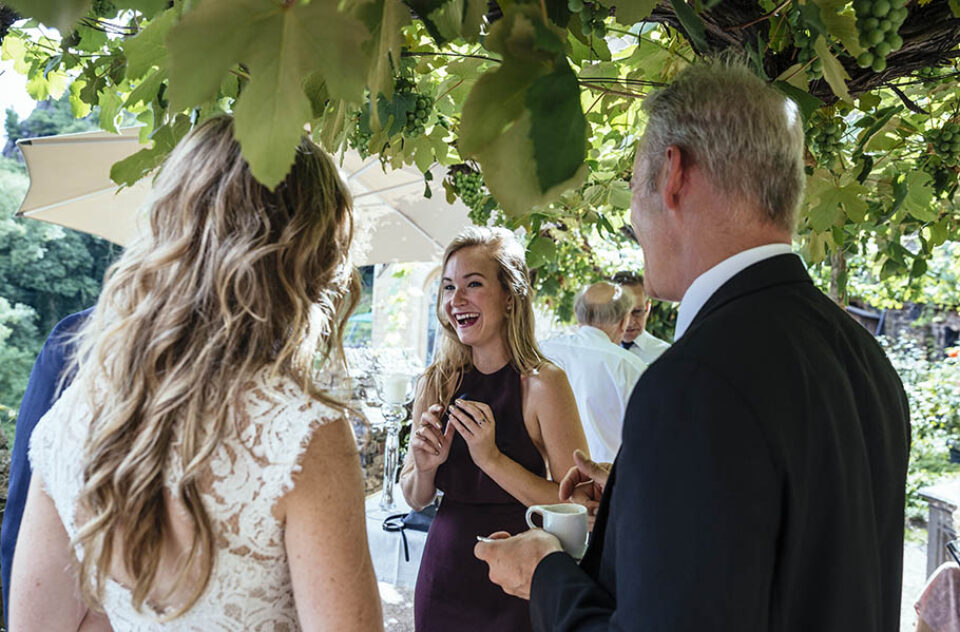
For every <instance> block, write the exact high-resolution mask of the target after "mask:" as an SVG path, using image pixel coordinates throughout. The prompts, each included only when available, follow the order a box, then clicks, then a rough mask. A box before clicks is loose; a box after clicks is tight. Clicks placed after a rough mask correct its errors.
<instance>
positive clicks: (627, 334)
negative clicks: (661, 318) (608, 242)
mask: <svg viewBox="0 0 960 632" xmlns="http://www.w3.org/2000/svg"><path fill="white" fill-rule="evenodd" d="M613 282H614V283H616V284H617V285H620V286H622V287H623V288H624V289H626V290H627V291H628V292H630V293H631V294H633V298H634V304H633V309H631V310H630V320H629V321H628V322H627V329H626V331H624V332H623V340H622V341H621V342H620V346H621V347H623V348H624V349H626V350H627V351H629V352H630V353H632V354H634V355H636V356H637V357H638V358H640V359H641V360H643V361H644V363H645V364H647V365H650V364H652V363H653V361H654V360H656V359H657V358H659V357H660V354H661V353H663V352H664V351H666V350H667V349H669V348H670V343H668V342H664V341H663V340H660V339H659V338H657V337H656V336H654V335H653V334H651V333H650V332H649V331H647V318H649V317H650V297H648V296H647V293H646V292H645V291H644V289H643V275H642V274H634V273H633V272H626V271H622V272H617V273H616V274H615V275H613Z"/></svg>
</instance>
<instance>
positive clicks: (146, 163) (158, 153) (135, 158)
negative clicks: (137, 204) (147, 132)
mask: <svg viewBox="0 0 960 632" xmlns="http://www.w3.org/2000/svg"><path fill="white" fill-rule="evenodd" d="M188 131H190V118H189V117H188V116H186V115H184V114H178V115H177V116H176V118H174V120H173V121H171V122H170V123H167V124H166V125H163V126H162V127H159V128H157V129H156V130H155V131H154V133H153V134H152V135H151V137H150V138H151V140H152V141H153V144H152V145H151V146H150V147H145V148H144V149H141V150H140V151H138V152H136V153H135V154H132V155H130V156H127V157H126V158H124V159H123V160H120V161H118V162H115V163H114V164H113V166H112V167H110V179H111V180H113V181H114V182H116V183H117V184H120V185H125V186H132V185H133V184H135V183H136V182H137V180H139V179H140V178H142V177H144V176H145V175H147V174H149V173H150V172H151V171H153V170H154V169H156V168H157V167H159V166H160V165H161V164H162V163H163V160H164V158H166V157H167V155H168V154H169V153H170V152H171V151H172V150H173V148H174V146H176V144H177V143H178V142H180V139H181V138H183V137H184V136H185V135H186V134H187V132H188Z"/></svg>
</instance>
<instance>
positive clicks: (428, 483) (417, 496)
mask: <svg viewBox="0 0 960 632" xmlns="http://www.w3.org/2000/svg"><path fill="white" fill-rule="evenodd" d="M436 474H437V471H436V470H433V471H431V472H421V471H420V470H418V469H417V468H416V467H415V466H414V467H411V468H409V469H407V470H406V471H405V472H403V473H402V474H401V475H400V489H402V490H403V497H404V499H405V500H406V501H407V504H408V505H410V507H411V508H412V509H413V510H415V511H420V510H421V509H423V508H424V507H426V506H427V505H429V504H430V503H432V502H433V499H434V498H436V496H437V485H436V482H435V478H436Z"/></svg>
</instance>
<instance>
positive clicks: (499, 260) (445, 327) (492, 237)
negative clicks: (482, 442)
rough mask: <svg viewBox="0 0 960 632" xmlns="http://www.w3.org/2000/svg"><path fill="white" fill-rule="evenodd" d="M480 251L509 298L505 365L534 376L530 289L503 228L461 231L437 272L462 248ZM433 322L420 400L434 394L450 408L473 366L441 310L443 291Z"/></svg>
mask: <svg viewBox="0 0 960 632" xmlns="http://www.w3.org/2000/svg"><path fill="white" fill-rule="evenodd" d="M474 246H479V247H480V248H482V249H483V251H484V252H485V253H486V254H487V255H488V256H489V257H490V258H491V259H492V260H493V261H494V263H496V264H497V280H498V281H499V282H500V287H502V288H503V290H504V291H505V292H506V293H507V295H508V296H512V297H513V307H512V309H509V310H507V313H506V318H505V321H504V328H503V335H504V339H505V340H504V341H505V343H506V346H507V353H508V355H509V357H510V364H511V365H513V367H514V368H515V369H516V370H517V371H518V372H519V373H520V374H521V375H531V374H533V373H535V372H536V371H537V370H538V369H539V368H540V367H541V366H542V365H543V363H544V362H545V361H546V358H545V357H544V355H543V353H541V351H540V347H539V346H537V340H536V337H535V336H534V316H533V288H532V287H531V286H530V275H529V273H528V271H527V262H526V257H525V254H524V249H523V246H522V245H521V244H520V242H519V241H517V238H516V237H514V235H513V233H511V232H510V231H509V230H507V229H505V228H484V227H479V226H469V227H467V228H465V229H464V230H462V231H461V232H460V233H459V234H458V235H457V236H456V237H454V239H453V241H452V242H450V245H449V246H447V249H446V251H444V253H443V263H442V265H441V270H445V269H446V267H447V262H448V261H449V260H450V257H452V256H453V255H454V254H456V253H457V252H459V251H460V250H463V249H464V248H471V247H474ZM436 312H437V320H438V321H439V322H440V327H441V337H440V339H439V340H438V348H437V353H436V356H435V358H434V361H433V363H432V364H431V365H430V366H429V367H428V368H427V370H426V372H425V373H424V375H423V379H422V380H421V381H420V387H419V388H418V394H419V396H423V394H424V393H427V392H429V393H431V394H435V395H436V397H437V398H438V400H439V401H440V402H441V403H443V404H444V405H446V404H449V402H450V398H451V397H453V394H454V392H456V389H457V387H458V386H459V385H460V380H461V378H462V377H463V374H464V373H466V372H467V371H468V370H470V368H472V367H473V361H472V354H471V348H470V346H469V345H465V344H463V343H462V342H460V338H458V337H457V331H456V329H454V327H453V325H452V324H451V323H450V321H449V320H448V319H447V314H446V312H444V310H443V290H442V289H441V290H440V292H438V293H437V304H436Z"/></svg>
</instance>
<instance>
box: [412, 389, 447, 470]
mask: <svg viewBox="0 0 960 632" xmlns="http://www.w3.org/2000/svg"><path fill="white" fill-rule="evenodd" d="M442 413H443V406H442V405H440V404H433V405H432V406H430V407H429V408H427V409H426V410H425V411H423V414H421V415H420V422H419V423H418V424H417V427H416V428H414V431H413V436H412V437H411V438H410V448H411V449H412V450H413V463H414V465H415V466H416V468H417V470H418V471H420V472H432V471H434V470H436V469H437V468H438V467H440V465H441V464H442V463H443V462H445V461H446V460H447V457H448V456H450V444H451V443H452V442H453V432H454V430H453V427H452V426H453V424H450V423H448V424H447V428H446V430H444V429H443V425H442V423H441V421H440V415H441V414H442Z"/></svg>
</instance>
